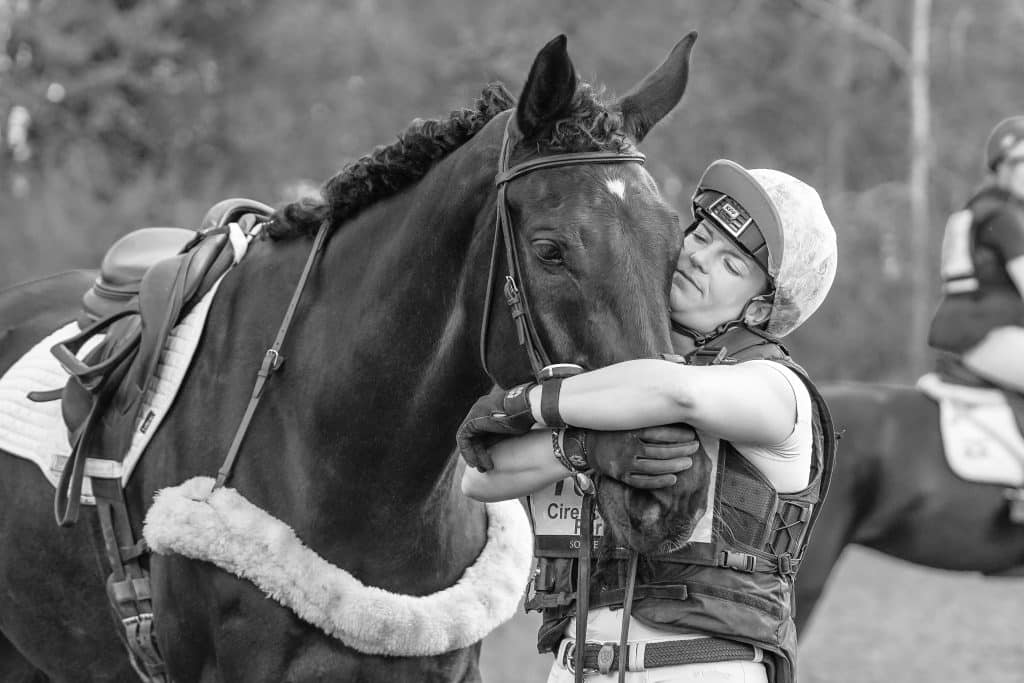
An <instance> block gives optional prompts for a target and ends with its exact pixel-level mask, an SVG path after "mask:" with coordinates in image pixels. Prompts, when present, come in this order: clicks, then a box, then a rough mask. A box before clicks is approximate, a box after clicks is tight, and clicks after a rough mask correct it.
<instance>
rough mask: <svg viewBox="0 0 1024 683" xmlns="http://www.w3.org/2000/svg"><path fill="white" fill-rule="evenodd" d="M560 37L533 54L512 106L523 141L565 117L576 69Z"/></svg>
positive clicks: (568, 109) (569, 104) (568, 107)
mask: <svg viewBox="0 0 1024 683" xmlns="http://www.w3.org/2000/svg"><path fill="white" fill-rule="evenodd" d="M565 43H566V40H565V36H564V35H560V36H558V37H556V38H555V39H554V40H552V41H551V42H549V43H548V44H547V45H545V46H544V47H543V48H541V51H540V52H538V53H537V57H536V59H534V60H533V66H532V67H530V75H529V77H527V79H526V85H525V86H524V87H523V94H522V95H520V96H519V104H518V105H517V106H516V125H518V126H519V132H520V133H521V134H522V135H523V137H524V138H526V139H529V138H533V137H536V136H537V135H538V134H539V133H540V132H542V131H543V130H544V129H545V128H546V127H547V126H548V125H550V124H551V123H554V122H555V121H557V120H558V119H563V118H565V117H566V116H568V115H569V112H570V107H571V105H572V98H573V95H575V94H576V68H575V67H574V66H573V65H572V60H570V59H569V52H568V50H566V49H565Z"/></svg>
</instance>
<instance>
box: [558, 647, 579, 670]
mask: <svg viewBox="0 0 1024 683" xmlns="http://www.w3.org/2000/svg"><path fill="white" fill-rule="evenodd" d="M560 647H561V648H562V666H564V667H565V670H566V671H568V672H569V673H571V674H573V675H574V676H575V675H576V662H575V659H576V641H575V640H571V639H569V638H566V639H565V640H563V641H562V645H561V646H560Z"/></svg>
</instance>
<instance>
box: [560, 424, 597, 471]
mask: <svg viewBox="0 0 1024 683" xmlns="http://www.w3.org/2000/svg"><path fill="white" fill-rule="evenodd" d="M561 431H562V436H561V446H562V452H563V453H565V458H566V460H568V461H569V462H570V463H572V465H573V469H575V470H576V471H577V472H583V471H586V470H589V469H592V468H591V467H590V453H588V452H587V432H586V431H585V430H582V429H578V428H576V427H567V428H566V429H563V430H561Z"/></svg>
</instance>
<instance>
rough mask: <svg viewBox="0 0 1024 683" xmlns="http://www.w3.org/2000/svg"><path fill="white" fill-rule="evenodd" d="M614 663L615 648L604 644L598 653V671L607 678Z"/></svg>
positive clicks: (620, 662) (609, 644)
mask: <svg viewBox="0 0 1024 683" xmlns="http://www.w3.org/2000/svg"><path fill="white" fill-rule="evenodd" d="M613 661H615V647H614V646H613V645H612V644H611V643H604V644H603V645H601V649H600V650H598V651H597V670H598V671H600V672H601V673H602V674H603V675H605V676H607V675H608V674H609V673H610V672H611V670H612V662H613ZM619 666H622V657H619Z"/></svg>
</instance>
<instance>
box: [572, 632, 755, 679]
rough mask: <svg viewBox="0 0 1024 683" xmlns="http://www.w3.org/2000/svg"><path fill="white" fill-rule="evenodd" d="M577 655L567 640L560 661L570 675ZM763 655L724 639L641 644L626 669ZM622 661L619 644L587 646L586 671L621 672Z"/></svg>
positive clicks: (631, 648) (630, 649)
mask: <svg viewBox="0 0 1024 683" xmlns="http://www.w3.org/2000/svg"><path fill="white" fill-rule="evenodd" d="M575 651H576V641H575V639H573V638H564V639H563V640H562V643H561V644H560V645H559V647H558V655H557V661H558V662H559V663H560V664H561V665H562V667H563V668H565V669H567V670H568V671H570V672H571V673H575V667H574V665H573V657H574V655H575ZM763 654H764V653H763V651H762V650H761V648H759V647H754V646H753V645H747V644H746V643H738V642H736V641H735V640H726V639H725V638H693V639H689V640H664V641H656V642H646V641H639V642H634V643H629V644H628V645H627V646H626V666H627V670H628V671H644V670H646V669H653V668H657V667H659V666H676V665H680V664H706V663H709V662H728V661H734V660H744V661H748V662H759V661H761V659H762V657H763ZM619 659H620V658H619V645H618V643H591V642H588V643H586V645H584V648H583V670H584V671H600V672H601V673H603V674H607V673H608V672H610V671H618V668H619Z"/></svg>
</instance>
